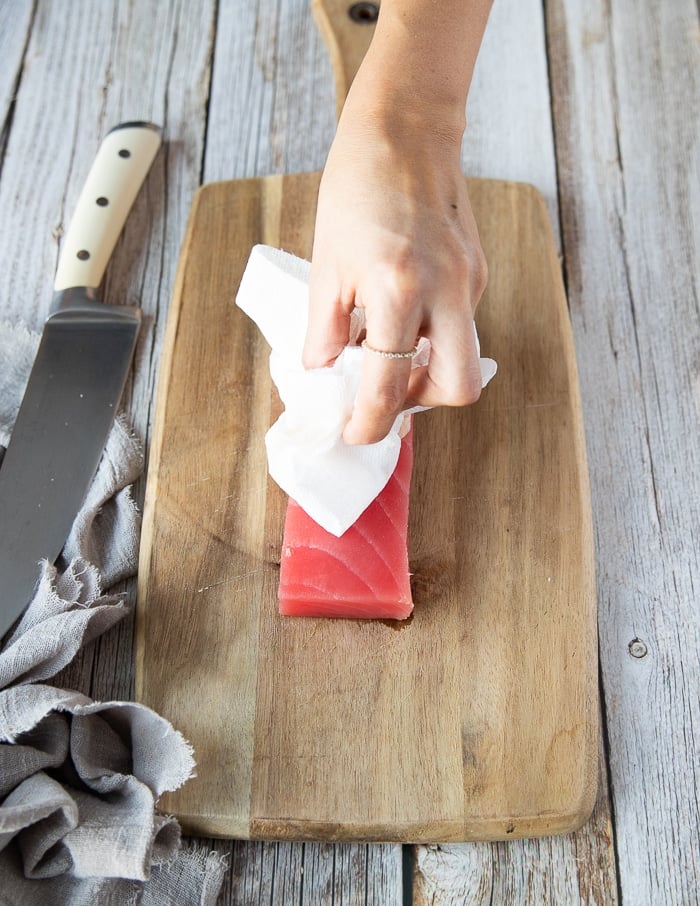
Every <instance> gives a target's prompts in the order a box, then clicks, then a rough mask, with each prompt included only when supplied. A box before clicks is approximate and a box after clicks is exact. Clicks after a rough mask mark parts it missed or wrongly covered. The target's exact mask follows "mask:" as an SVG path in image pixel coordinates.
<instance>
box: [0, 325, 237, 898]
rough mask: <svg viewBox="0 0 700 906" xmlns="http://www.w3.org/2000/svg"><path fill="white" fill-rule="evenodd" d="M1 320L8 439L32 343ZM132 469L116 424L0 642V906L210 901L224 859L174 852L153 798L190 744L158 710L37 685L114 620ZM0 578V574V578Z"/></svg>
mask: <svg viewBox="0 0 700 906" xmlns="http://www.w3.org/2000/svg"><path fill="white" fill-rule="evenodd" d="M38 339H39V338H38V336H37V335H36V334H34V333H30V332H29V331H28V330H27V329H26V328H25V327H23V326H22V325H12V324H8V323H7V322H0V361H2V363H3V368H2V369H0V443H2V444H3V445H6V444H7V441H8V439H9V436H10V433H11V431H12V425H13V423H14V420H15V418H16V415H17V410H18V408H19V404H20V401H21V397H22V393H23V390H24V386H25V384H26V381H27V378H28V376H29V371H30V369H31V364H32V361H33V358H34V354H35V352H36V348H37V344H38ZM142 469H143V454H142V451H141V447H140V444H139V442H138V440H137V439H136V438H135V437H134V435H133V433H132V432H131V431H130V429H129V427H128V425H127V424H126V422H125V421H124V420H123V419H118V420H117V421H116V422H115V424H114V427H113V429H112V432H111V434H110V436H109V438H108V441H107V444H106V447H105V451H104V454H103V456H102V459H101V461H100V465H99V467H98V471H97V474H96V476H95V478H94V480H93V482H92V485H91V487H90V490H89V492H88V495H87V498H86V500H85V503H84V505H83V507H82V509H81V511H80V513H79V514H78V517H77V518H76V520H75V523H74V525H73V528H72V531H71V534H70V537H69V539H68V541H67V543H66V545H65V547H64V550H63V552H62V556H61V559H59V561H57V564H56V566H52V565H50V564H49V563H47V562H44V563H43V564H42V567H41V573H40V580H39V584H38V587H37V590H36V592H35V595H34V598H33V600H32V601H31V603H30V605H29V607H28V608H27V610H26V611H25V612H24V614H23V616H22V618H21V620H20V621H19V622H18V624H17V625H16V626H15V628H14V630H13V631H12V633H11V635H10V636H9V637H8V638H7V639H5V643H4V645H3V646H2V649H1V650H0V879H1V882H0V903H12V904H13V906H21V904H27V906H29V904H31V906H43V904H47V906H48V904H55V903H61V904H64V903H65V904H70V906H82V904H85V906H87V904H93V903H105V904H107V903H114V904H142V906H146V904H150V903H153V904H156V903H158V904H160V903H165V902H177V903H180V904H183V906H195V904H198V906H200V904H213V903H214V902H215V901H216V898H217V895H218V891H219V889H220V887H221V882H222V879H223V874H224V871H225V867H226V866H225V863H224V862H223V860H222V859H221V858H220V857H219V856H218V855H216V854H210V853H209V852H208V850H204V849H203V848H202V847H200V846H196V845H195V846H188V847H185V848H181V844H180V828H179V826H178V824H177V822H176V821H175V819H174V818H172V817H169V816H163V815H159V814H158V813H157V812H156V811H155V808H154V806H155V803H156V801H157V799H158V797H159V796H160V795H161V793H162V792H164V791H165V790H173V789H177V787H179V786H180V785H181V784H182V783H184V782H185V781H186V780H187V778H188V777H190V776H191V775H192V772H193V769H194V760H193V757H192V751H191V749H190V747H189V745H188V744H187V742H186V741H185V740H184V739H183V737H182V736H181V735H180V733H178V732H177V731H176V730H175V729H173V727H172V726H171V725H170V724H169V723H168V722H167V721H166V720H164V719H163V718H162V717H160V716H159V715H157V714H156V713H155V712H153V711H151V710H150V709H149V708H146V707H144V706H143V705H139V704H136V703H133V702H94V701H92V700H91V699H90V698H88V697H87V696H85V695H82V694H81V693H79V692H73V691H68V690H62V689H57V688H54V687H52V686H48V685H44V684H42V683H41V682H40V681H43V680H46V679H48V678H50V677H51V676H53V675H54V674H56V673H57V672H58V671H59V670H60V669H62V668H63V667H64V666H66V664H68V663H69V662H70V661H71V660H72V659H73V657H74V656H75V654H76V653H77V652H78V650H79V649H80V647H81V646H83V645H85V644H87V643H88V642H90V641H92V640H93V639H94V638H96V637H97V636H98V635H100V634H101V633H102V632H104V631H106V630H107V629H108V628H110V627H111V626H113V625H114V623H116V622H117V621H118V620H120V619H122V617H124V616H126V614H127V613H128V609H127V607H126V606H125V604H124V602H123V600H122V598H121V597H120V596H118V595H105V594H104V593H103V591H102V589H103V587H104V588H108V587H110V586H111V585H113V584H114V583H115V582H117V581H118V580H120V579H122V578H125V577H126V576H130V575H133V574H134V572H135V571H136V565H137V557H138V534H139V532H138V530H139V517H138V511H137V508H136V506H135V504H134V501H133V500H132V497H131V491H130V485H131V483H132V482H133V481H134V480H135V479H136V478H137V477H138V476H139V475H140V473H141V471H142ZM0 580H1V577H0Z"/></svg>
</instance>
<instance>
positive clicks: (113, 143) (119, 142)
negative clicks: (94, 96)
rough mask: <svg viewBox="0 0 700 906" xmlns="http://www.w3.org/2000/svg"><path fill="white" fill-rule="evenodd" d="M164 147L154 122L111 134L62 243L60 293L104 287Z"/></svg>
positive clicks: (121, 128)
mask: <svg viewBox="0 0 700 906" xmlns="http://www.w3.org/2000/svg"><path fill="white" fill-rule="evenodd" d="M160 143H161V130H160V129H159V128H158V126H154V125H153V124H152V123H124V124H123V125H121V126H116V127H115V128H114V129H112V130H111V132H109V133H107V135H106V136H105V139H104V141H103V142H102V144H101V145H100V147H99V149H98V151H97V157H96V158H95V161H94V163H93V165H92V167H91V168H90V172H89V173H88V177H87V180H86V182H85V186H84V187H83V191H82V192H81V193H80V198H79V199H78V204H77V207H76V209H75V213H74V214H73V219H72V220H71V223H70V226H69V227H68V232H67V233H66V235H65V237H64V240H63V248H62V249H61V256H60V258H59V260H58V268H57V270H56V281H55V283H54V290H55V291H56V292H58V291H59V290H63V289H69V288H70V287H72V286H88V287H98V286H99V285H100V283H101V281H102V277H103V276H104V272H105V269H106V267H107V262H108V261H109V258H110V255H111V254H112V252H113V251H114V246H115V245H116V244H117V239H118V238H119V234H120V233H121V231H122V227H123V226H124V223H125V222H126V218H127V216H128V215H129V211H130V210H131V206H132V204H133V203H134V200H135V198H136V196H137V195H138V191H139V189H140V188H141V185H142V183H143V181H144V179H145V178H146V174H147V173H148V170H149V168H150V166H151V164H152V163H153V160H154V159H155V156H156V154H157V153H158V149H159V148H160Z"/></svg>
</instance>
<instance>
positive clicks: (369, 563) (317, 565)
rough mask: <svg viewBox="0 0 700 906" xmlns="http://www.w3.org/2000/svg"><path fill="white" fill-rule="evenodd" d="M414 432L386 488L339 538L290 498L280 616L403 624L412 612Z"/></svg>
mask: <svg viewBox="0 0 700 906" xmlns="http://www.w3.org/2000/svg"><path fill="white" fill-rule="evenodd" d="M412 466H413V431H412V430H411V431H409V432H408V434H407V435H406V436H405V437H404V439H403V440H402V442H401V452H400V454H399V459H398V462H397V463H396V468H395V469H394V472H393V474H392V476H391V478H390V479H389V481H388V482H387V484H386V486H385V488H384V489H383V490H382V492H381V493H380V494H379V496H378V497H376V498H375V499H374V500H373V501H372V503H371V504H370V505H369V506H368V507H367V509H366V510H365V511H364V513H362V515H361V516H360V518H359V519H358V520H357V522H356V523H355V524H354V525H352V526H351V527H350V528H349V529H348V530H347V531H346V532H345V533H344V534H343V535H341V536H340V538H336V536H335V535H331V534H330V532H327V531H326V530H325V529H324V528H321V526H320V525H318V524H317V523H316V522H314V520H313V519H311V517H310V516H308V515H307V514H306V513H305V512H304V510H302V508H301V507H300V506H299V505H298V504H297V503H295V502H294V501H293V500H291V499H290V501H289V505H288V507H287V518H286V521H285V525H284V542H283V544H282V562H281V564H280V586H279V606H280V613H281V614H285V615H286V616H296V617H349V618H355V619H358V618H359V619H385V620H386V619H393V620H403V619H405V618H406V617H407V616H409V614H410V613H411V611H412V610H413V601H412V599H411V587H410V583H409V572H408V552H407V548H406V538H407V534H408V494H409V489H410V484H411V468H412Z"/></svg>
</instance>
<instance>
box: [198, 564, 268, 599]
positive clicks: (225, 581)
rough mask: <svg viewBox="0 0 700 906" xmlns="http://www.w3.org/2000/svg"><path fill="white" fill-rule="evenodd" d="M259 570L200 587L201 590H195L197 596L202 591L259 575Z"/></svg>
mask: <svg viewBox="0 0 700 906" xmlns="http://www.w3.org/2000/svg"><path fill="white" fill-rule="evenodd" d="M261 572H262V570H261V569H253V570H251V571H250V572H249V573H241V574H240V576H229V578H228V579H222V580H221V581H220V582H212V583H211V585H202V587H201V588H197V589H196V592H197V594H201V593H202V592H203V591H209V589H210V588H218V587H219V585H226V584H227V583H229V582H236V581H237V580H238V579H247V578H248V576H255V575H257V574H258V573H261Z"/></svg>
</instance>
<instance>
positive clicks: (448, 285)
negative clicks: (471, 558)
mask: <svg viewBox="0 0 700 906" xmlns="http://www.w3.org/2000/svg"><path fill="white" fill-rule="evenodd" d="M359 78H360V77H359V76H358V79H356V83H358V80H359ZM370 96H371V89H369V90H368V92H365V91H363V85H362V82H359V83H358V84H353V88H352V90H351V93H350V96H349V98H348V101H347V103H346V106H345V109H344V111H343V115H342V117H341V121H340V124H339V127H338V132H337V135H336V138H335V141H334V143H333V145H332V148H331V151H330V154H329V157H328V162H327V164H326V168H325V171H324V174H323V178H322V181H321V189H320V193H319V200H318V210H317V217H316V230H315V237H314V247H313V259H312V270H311V286H310V310H309V326H308V330H307V336H306V344H305V348H304V357H303V360H304V365H305V367H307V368H317V367H322V366H324V365H329V364H331V363H332V362H333V361H334V360H335V358H336V357H337V356H338V355H339V354H340V352H341V351H342V349H343V348H344V346H345V345H347V343H348V339H349V320H350V312H351V311H352V309H353V307H354V306H357V307H359V308H363V309H364V312H365V317H366V335H367V342H368V343H370V344H371V345H372V346H373V347H374V348H376V349H381V350H385V351H397V352H398V351H406V350H410V349H411V348H412V347H413V346H414V345H415V343H416V340H417V338H418V337H419V336H424V337H428V339H429V340H430V343H431V354H430V362H429V364H428V366H425V367H418V368H413V369H412V368H411V360H410V359H406V358H404V359H386V358H383V357H381V356H378V355H376V354H375V353H372V352H370V351H365V353H364V359H363V368H362V377H361V383H360V389H359V392H358V396H357V400H356V403H355V408H354V411H353V414H352V417H351V419H350V421H349V422H348V424H347V425H346V427H345V430H344V434H343V437H344V439H345V441H346V442H347V443H351V444H355V443H374V442H376V441H378V440H381V439H382V438H383V437H384V436H385V435H386V434H387V433H388V431H389V429H390V428H391V425H392V424H393V422H394V419H395V418H396V415H397V414H398V413H399V412H400V411H401V409H402V408H404V407H405V406H407V405H409V404H410V405H416V404H417V405H426V406H440V405H449V406H462V405H465V404H467V403H472V402H474V401H475V400H476V399H478V397H479V394H480V392H481V375H480V371H479V359H478V354H477V350H476V345H475V341H474V328H473V323H472V322H473V314H474V310H475V308H476V305H477V303H478V301H479V298H480V297H481V294H482V293H483V291H484V288H485V285H486V279H487V269H486V261H485V258H484V254H483V251H482V249H481V245H480V242H479V236H478V232H477V228H476V224H475V222H474V217H473V215H472V211H471V206H470V204H469V198H468V196H467V188H466V182H465V179H464V176H463V175H462V172H461V168H460V145H461V134H462V129H461V128H460V127H459V122H458V120H459V117H456V119H457V125H456V126H455V127H452V125H451V124H450V126H447V127H443V128H436V122H435V119H436V118H435V115H434V111H431V113H429V114H428V115H427V116H426V117H425V118H422V117H421V115H420V112H417V111H416V106H415V105H412V106H411V109H410V111H408V112H406V111H405V110H402V109H400V108H399V109H397V108H395V107H393V108H392V109H391V110H389V111H387V110H386V109H384V110H372V109H371V107H370V106H369V105H368V104H367V98H368V97H370ZM460 116H461V117H463V109H462V111H461V114H460Z"/></svg>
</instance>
